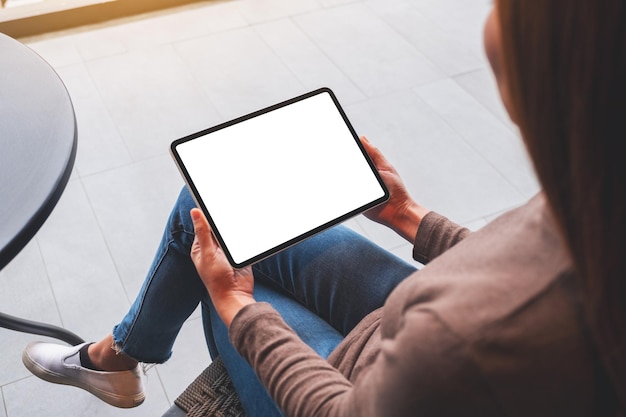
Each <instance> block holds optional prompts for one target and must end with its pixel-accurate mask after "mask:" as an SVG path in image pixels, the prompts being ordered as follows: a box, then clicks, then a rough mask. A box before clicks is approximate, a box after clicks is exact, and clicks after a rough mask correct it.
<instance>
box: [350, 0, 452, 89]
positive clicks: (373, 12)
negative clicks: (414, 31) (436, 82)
mask: <svg viewBox="0 0 626 417" xmlns="http://www.w3.org/2000/svg"><path fill="white" fill-rule="evenodd" d="M361 3H362V4H363V6H364V7H365V8H367V9H368V10H369V11H370V12H371V13H372V14H373V15H374V16H376V18H378V19H379V20H380V21H381V22H382V23H384V24H385V26H387V27H388V28H389V29H390V30H391V31H393V33H395V34H396V35H397V36H398V37H400V38H401V39H402V40H403V41H404V42H405V43H406V44H407V45H408V46H409V47H410V48H411V49H412V50H413V51H415V52H416V53H417V55H418V56H419V57H421V58H423V59H424V60H425V61H427V62H428V63H429V64H430V65H432V67H433V68H435V69H436V70H437V72H439V73H441V74H444V75H445V76H446V77H450V75H449V74H448V73H447V72H446V71H444V70H443V68H441V67H440V66H439V65H437V63H436V62H434V61H433V60H432V59H431V58H430V57H429V56H428V55H427V54H426V53H424V52H423V51H421V50H420V49H419V48H418V47H417V46H416V45H415V44H414V43H413V42H411V40H410V39H409V38H408V37H406V36H405V35H404V34H403V33H402V32H401V31H399V30H397V29H396V28H395V26H394V25H392V24H391V23H390V22H389V21H388V20H387V19H385V18H384V17H383V16H382V15H380V14H379V13H377V12H376V11H375V10H374V9H373V8H372V7H371V6H370V5H368V2H367V1H362V2H361ZM411 7H412V8H413V6H411ZM418 13H420V12H419V10H418ZM420 14H421V15H422V16H423V17H424V18H425V19H428V20H431V21H432V19H430V18H428V16H426V15H424V14H422V13H420ZM433 24H434V25H435V26H436V22H433Z"/></svg>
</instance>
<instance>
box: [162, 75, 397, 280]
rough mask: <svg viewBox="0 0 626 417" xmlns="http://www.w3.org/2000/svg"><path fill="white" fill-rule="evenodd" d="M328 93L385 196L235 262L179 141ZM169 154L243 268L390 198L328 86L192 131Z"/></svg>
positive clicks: (228, 255)
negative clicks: (187, 166)
mask: <svg viewBox="0 0 626 417" xmlns="http://www.w3.org/2000/svg"><path fill="white" fill-rule="evenodd" d="M325 93H327V94H329V96H330V97H331V99H332V101H333V103H334V104H335V107H336V109H337V111H338V112H339V114H340V115H341V117H342V119H343V121H344V122H345V124H346V127H347V128H348V130H349V131H350V133H351V134H352V137H353V138H354V140H355V142H356V144H357V145H358V147H359V149H360V150H361V153H362V154H363V157H364V158H365V160H366V161H367V163H368V165H369V166H370V169H371V170H372V173H373V174H374V175H375V177H376V179H377V181H378V183H379V185H380V187H381V190H382V192H383V196H382V197H380V198H378V199H376V200H374V201H371V202H370V203H368V204H365V205H363V206H361V207H356V208H355V209H354V210H351V211H350V212H347V213H345V214H343V215H341V216H338V217H336V218H335V219H333V220H331V221H328V222H326V223H324V224H321V225H319V226H318V227H315V228H314V229H312V230H310V231H308V232H305V233H302V234H300V235H298V236H296V237H294V238H293V239H290V240H288V241H287V242H284V243H282V244H280V245H277V246H275V247H273V248H269V249H268V250H266V251H264V252H262V253H260V254H258V255H256V256H254V257H252V258H249V259H247V260H245V261H243V262H235V260H234V259H233V257H232V255H231V253H230V251H229V249H228V247H227V245H226V244H225V242H224V239H223V238H222V236H221V234H220V230H219V227H218V225H216V224H215V222H214V221H213V218H212V217H211V214H210V213H209V211H208V209H207V207H206V205H205V204H204V202H203V201H202V197H201V196H200V193H199V192H198V189H197V188H196V186H195V185H194V182H193V179H192V178H191V176H190V175H189V172H188V171H187V169H186V167H185V165H184V163H183V161H182V159H181V157H180V155H179V153H178V152H177V149H176V148H177V147H178V146H179V145H180V144H183V143H185V142H188V141H191V140H194V139H197V138H200V137H203V136H206V135H208V134H210V133H213V132H216V131H218V130H221V129H224V128H227V127H229V126H232V125H235V124H237V123H241V122H243V121H246V120H249V119H252V118H254V117H257V116H260V115H263V114H265V113H268V112H271V111H274V110H276V109H279V108H282V107H285V106H288V105H290V104H293V103H296V102H298V101H301V100H305V99H307V98H310V97H313V96H315V95H318V94H325ZM170 154H171V156H172V157H173V159H174V161H175V163H176V166H177V167H178V170H179V171H180V173H181V175H182V176H183V179H184V181H185V183H186V184H187V187H188V188H189V191H190V192H191V194H192V196H193V198H194V200H195V202H196V204H197V206H198V207H199V208H200V209H201V210H202V211H203V213H204V215H205V216H206V218H207V220H208V222H209V224H210V225H211V228H212V230H213V234H214V236H215V238H216V239H217V241H218V243H219V245H220V246H221V248H222V250H223V251H224V254H225V255H226V258H227V259H228V262H229V263H230V264H231V266H233V267H234V268H243V267H246V266H248V265H252V264H254V263H256V262H258V261H260V260H263V259H265V258H267V257H269V256H272V255H273V254H275V253H278V252H280V251H282V250H284V249H286V248H288V247H290V246H292V245H294V244H296V243H298V242H301V241H303V240H305V239H308V238H309V237H311V236H314V235H316V234H318V233H320V232H322V231H324V230H326V229H328V228H330V227H333V226H335V225H337V224H339V223H342V222H344V221H346V220H348V219H349V218H352V217H354V216H356V215H358V214H361V213H363V212H364V211H367V210H369V209H371V208H373V207H376V206H377V205H379V204H381V203H383V202H385V201H387V200H388V199H389V190H388V188H387V186H386V185H385V183H384V182H383V180H382V178H381V176H380V174H379V173H378V171H377V169H376V167H375V165H374V163H373V162H372V160H371V158H370V157H369V155H368V154H367V151H366V150H365V148H364V147H363V144H362V143H361V141H360V139H359V137H358V136H357V134H356V132H355V130H354V127H353V126H352V124H351V123H350V121H349V120H348V117H347V116H346V113H345V112H344V110H343V108H342V107H341V105H340V104H339V101H338V100H337V97H336V96H335V94H334V93H333V92H332V90H331V89H329V88H326V87H324V88H319V89H316V90H313V91H311V92H308V93H306V94H302V95H300V96H297V97H294V98H292V99H289V100H286V101H283V102H280V103H278V104H275V105H272V106H269V107H266V108H264V109H261V110H258V111H255V112H253V113H249V114H247V115H244V116H241V117H238V118H236V119H233V120H230V121H228V122H225V123H221V124H218V125H216V126H213V127H210V128H208V129H205V130H201V131H199V132H196V133H193V134H191V135H188V136H185V137H183V138H180V139H177V140H175V141H173V142H172V144H171V145H170Z"/></svg>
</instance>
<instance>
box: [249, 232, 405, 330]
mask: <svg viewBox="0 0 626 417" xmlns="http://www.w3.org/2000/svg"><path fill="white" fill-rule="evenodd" d="M415 270H416V268H415V267H414V266H412V265H410V264H408V263H406V262H404V261H402V260H401V259H399V258H397V257H396V256H394V255H392V254H390V253H389V252H387V251H386V250H384V249H382V248H380V247H379V246H377V245H375V244H374V243H372V242H370V241H369V240H367V239H365V238H364V237H363V236H361V235H359V234H358V233H356V232H354V231H352V230H350V229H348V228H346V227H343V226H339V227H335V228H333V229H330V230H328V231H325V232H323V233H320V234H319V235H317V236H314V237H312V238H310V239H308V240H306V241H304V242H302V243H300V244H298V245H296V246H293V247H292V248H289V249H288V250H286V251H284V252H281V253H279V254H278V255H276V256H274V257H272V258H268V259H266V260H264V261H262V262H259V263H258V264H256V265H254V266H253V271H254V277H255V279H256V280H257V282H259V283H263V284H265V285H267V286H270V287H273V288H277V289H279V290H280V291H284V292H286V293H287V294H288V295H289V296H290V297H292V298H293V299H295V300H297V301H299V302H300V303H302V304H303V305H305V306H306V307H307V308H308V309H309V310H311V311H312V312H313V313H315V314H317V315H318V316H320V317H322V318H323V319H324V320H326V321H327V322H328V323H330V324H331V326H333V327H334V328H335V329H337V330H338V331H339V332H340V333H341V334H342V335H344V336H345V335H347V334H348V333H349V332H350V331H351V330H352V329H353V328H354V326H355V325H356V324H357V323H358V322H359V321H361V320H362V319H363V318H364V317H365V316H366V315H367V314H369V313H370V312H372V311H373V310H375V309H377V308H380V307H382V305H383V304H384V302H385V300H386V299H387V297H388V296H389V293H391V291H393V289H394V288H395V287H396V286H397V285H398V284H399V283H400V282H401V281H403V280H404V279H405V278H406V277H408V276H409V275H411V274H412V273H413V272H415Z"/></svg>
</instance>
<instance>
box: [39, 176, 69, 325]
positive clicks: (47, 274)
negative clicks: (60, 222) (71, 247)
mask: <svg viewBox="0 0 626 417" xmlns="http://www.w3.org/2000/svg"><path fill="white" fill-rule="evenodd" d="M76 180H77V179H74V180H72V181H76ZM34 240H35V244H36V245H37V252H38V253H39V257H40V259H41V263H42V265H43V267H44V269H45V271H46V281H47V282H48V288H50V292H51V293H52V299H53V300H54V308H55V310H56V312H57V316H58V318H59V322H60V327H62V328H65V321H64V320H63V315H62V314H61V308H60V307H59V300H58V298H57V293H56V291H55V290H54V284H53V282H52V279H51V277H50V270H49V269H48V262H47V261H46V257H45V256H43V252H42V250H41V245H40V244H39V238H38V237H36V236H35V239H34ZM44 321H45V322H46V323H49V320H47V319H46V320H44Z"/></svg>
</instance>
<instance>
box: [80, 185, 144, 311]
mask: <svg viewBox="0 0 626 417" xmlns="http://www.w3.org/2000/svg"><path fill="white" fill-rule="evenodd" d="M79 180H80V186H81V189H82V190H83V193H85V198H86V199H87V203H88V205H89V209H90V211H91V214H92V216H93V218H94V219H95V221H96V225H97V227H98V231H99V234H100V238H101V239H102V242H103V243H104V246H105V248H106V252H107V255H108V256H109V259H110V260H111V264H112V265H113V270H114V271H115V274H116V276H117V281H118V283H119V285H120V286H121V288H122V291H124V295H125V297H126V301H127V303H128V305H130V304H131V303H132V300H133V299H134V297H132V298H131V296H130V294H129V293H128V289H127V288H126V286H125V285H124V281H123V280H122V274H121V272H120V269H119V267H118V265H117V262H115V257H114V256H113V252H112V251H111V246H110V244H109V242H108V240H107V239H106V234H105V233H104V227H103V225H102V223H101V221H100V218H99V217H98V214H97V213H96V210H95V209H94V206H93V202H92V201H91V198H90V195H89V192H88V190H87V187H86V186H85V183H84V182H83V181H82V178H81V179H79Z"/></svg>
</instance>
